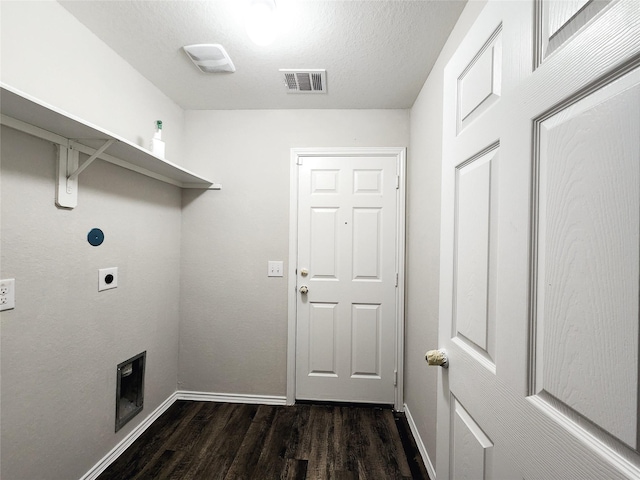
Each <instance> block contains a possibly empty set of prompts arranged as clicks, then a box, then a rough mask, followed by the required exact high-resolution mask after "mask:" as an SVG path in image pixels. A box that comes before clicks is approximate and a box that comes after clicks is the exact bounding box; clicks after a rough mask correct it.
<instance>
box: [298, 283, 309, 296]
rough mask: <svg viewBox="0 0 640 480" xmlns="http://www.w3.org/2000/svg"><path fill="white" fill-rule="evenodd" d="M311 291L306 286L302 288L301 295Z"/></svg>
mask: <svg viewBox="0 0 640 480" xmlns="http://www.w3.org/2000/svg"><path fill="white" fill-rule="evenodd" d="M308 291H309V287H307V286H306V285H302V286H301V287H300V293H303V294H304V293H307V292H308Z"/></svg>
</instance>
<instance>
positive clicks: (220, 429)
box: [99, 401, 427, 480]
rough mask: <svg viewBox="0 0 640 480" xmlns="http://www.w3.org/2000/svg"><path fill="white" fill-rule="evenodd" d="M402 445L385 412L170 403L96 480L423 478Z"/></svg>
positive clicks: (402, 428) (400, 432) (394, 420)
mask: <svg viewBox="0 0 640 480" xmlns="http://www.w3.org/2000/svg"><path fill="white" fill-rule="evenodd" d="M398 422H401V424H398ZM402 422H404V424H402ZM398 425H399V426H398ZM403 436H404V443H405V444H406V448H407V451H408V455H406V454H405V446H403V438H402V437H403ZM409 436H410V434H409ZM410 440H411V439H410V438H408V437H407V431H406V420H404V419H403V418H402V417H401V416H394V414H393V412H392V411H391V410H390V409H382V408H371V407H353V406H337V405H304V404H303V405H295V406H288V407H275V406H267V405H243V404H230V403H211V402H190V401H178V402H176V403H175V404H173V405H172V406H171V407H170V408H169V409H168V410H167V411H166V412H165V413H164V414H163V415H162V416H161V417H160V418H158V419H157V420H156V421H155V422H154V423H153V425H151V426H150V427H149V428H148V429H147V431H146V432H144V434H142V435H141V436H140V438H138V439H137V440H136V441H135V442H134V443H133V444H132V445H131V446H130V447H129V448H128V449H127V450H126V451H125V452H124V453H123V454H122V455H121V456H120V457H119V458H118V459H117V460H116V461H115V462H113V463H112V464H111V465H110V466H109V468H108V469H107V470H105V471H104V472H103V473H102V474H101V475H100V477H99V480H111V479H114V480H115V479H117V480H130V479H131V480H132V479H180V480H188V479H198V480H200V479H207V480H208V479H329V478H331V479H376V480H381V479H409V478H415V479H422V478H425V479H426V478H427V476H426V471H425V469H424V465H423V464H422V463H421V460H420V458H419V455H417V456H416V454H417V453H416V451H415V447H411V444H410ZM407 458H409V461H407Z"/></svg>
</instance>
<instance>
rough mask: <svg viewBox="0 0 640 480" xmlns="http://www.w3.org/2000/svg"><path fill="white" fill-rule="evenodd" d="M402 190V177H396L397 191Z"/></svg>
mask: <svg viewBox="0 0 640 480" xmlns="http://www.w3.org/2000/svg"><path fill="white" fill-rule="evenodd" d="M398 189H400V175H396V190H398Z"/></svg>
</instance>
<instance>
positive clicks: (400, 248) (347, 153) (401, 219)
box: [287, 147, 406, 412]
mask: <svg viewBox="0 0 640 480" xmlns="http://www.w3.org/2000/svg"><path fill="white" fill-rule="evenodd" d="M360 156H363V157H375V156H384V157H388V156H395V157H396V159H397V161H396V165H397V170H396V173H397V175H398V179H399V181H398V190H397V192H398V193H397V195H398V196H397V198H398V202H397V209H398V211H397V219H398V221H397V225H396V238H397V242H396V245H397V252H396V271H397V272H398V287H397V289H396V338H395V344H396V367H395V368H396V371H397V382H396V397H395V404H394V408H395V410H396V411H399V412H401V411H404V395H403V380H404V302H405V299H404V290H405V288H404V275H405V274H404V270H405V223H406V222H405V210H406V200H405V199H406V191H405V184H406V181H405V172H406V148H405V147H363V148H360V147H355V148H354V147H345V148H340V147H335V148H334V147H329V148H292V149H291V163H290V168H291V170H290V195H289V202H290V203H289V265H288V268H287V272H288V277H289V279H288V283H287V288H288V290H289V294H288V334H287V338H288V340H287V405H293V404H294V403H295V401H296V398H295V395H296V323H297V296H298V288H297V287H298V286H297V278H298V275H297V272H296V269H297V261H298V164H299V162H300V159H302V158H304V157H360Z"/></svg>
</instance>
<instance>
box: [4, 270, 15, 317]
mask: <svg viewBox="0 0 640 480" xmlns="http://www.w3.org/2000/svg"><path fill="white" fill-rule="evenodd" d="M12 308H16V279H15V278H7V279H6V280H0V311H2V310H11V309H12Z"/></svg>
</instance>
